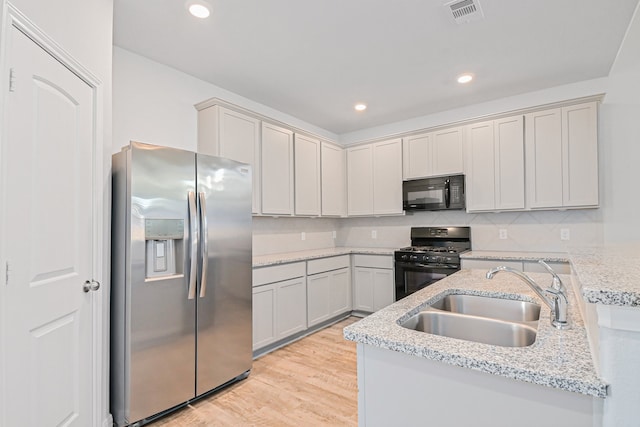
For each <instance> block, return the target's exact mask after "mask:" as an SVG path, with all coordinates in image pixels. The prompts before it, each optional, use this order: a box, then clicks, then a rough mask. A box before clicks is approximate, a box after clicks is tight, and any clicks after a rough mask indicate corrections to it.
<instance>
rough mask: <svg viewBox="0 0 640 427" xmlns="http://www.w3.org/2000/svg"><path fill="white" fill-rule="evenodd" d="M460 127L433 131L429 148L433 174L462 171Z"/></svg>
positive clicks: (453, 173)
mask: <svg viewBox="0 0 640 427" xmlns="http://www.w3.org/2000/svg"><path fill="white" fill-rule="evenodd" d="M462 141H463V139H462V128H461V127H457V128H451V129H444V130H441V131H436V132H434V133H433V142H432V149H431V158H432V163H431V167H432V171H433V175H436V176H439V175H455V174H461V173H464V155H463V150H462Z"/></svg>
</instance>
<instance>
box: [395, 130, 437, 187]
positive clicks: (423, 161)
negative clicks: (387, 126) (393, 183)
mask: <svg viewBox="0 0 640 427" xmlns="http://www.w3.org/2000/svg"><path fill="white" fill-rule="evenodd" d="M430 148H431V134H430V133H427V134H422V135H415V136H409V137H406V138H404V139H403V140H402V160H403V162H402V177H403V179H415V178H424V177H427V176H429V175H431V174H432V173H431V153H430Z"/></svg>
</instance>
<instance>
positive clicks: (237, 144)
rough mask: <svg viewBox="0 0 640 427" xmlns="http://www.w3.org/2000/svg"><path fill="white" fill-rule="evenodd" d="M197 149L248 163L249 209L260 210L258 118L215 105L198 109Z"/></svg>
mask: <svg viewBox="0 0 640 427" xmlns="http://www.w3.org/2000/svg"><path fill="white" fill-rule="evenodd" d="M198 152H199V153H202V154H209V155H212V156H220V157H227V158H229V159H233V160H237V161H239V162H243V163H248V164H250V165H251V167H252V174H253V200H252V208H253V209H252V210H253V213H259V212H260V210H259V209H260V120H258V119H256V118H253V117H250V116H247V115H245V114H242V113H238V112H237V111H233V110H229V109H227V108H224V107H221V106H219V105H213V106H210V107H207V108H204V109H202V110H200V111H198Z"/></svg>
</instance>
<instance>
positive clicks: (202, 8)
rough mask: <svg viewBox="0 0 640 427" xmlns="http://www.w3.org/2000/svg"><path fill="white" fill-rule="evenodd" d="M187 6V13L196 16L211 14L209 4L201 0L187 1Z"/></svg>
mask: <svg viewBox="0 0 640 427" xmlns="http://www.w3.org/2000/svg"><path fill="white" fill-rule="evenodd" d="M187 8H188V9H189V13H190V14H192V15H193V16H195V17H196V18H203V19H204V18H208V17H209V15H210V14H211V6H209V5H208V4H207V3H205V2H203V1H197V2H194V1H191V2H188V3H187Z"/></svg>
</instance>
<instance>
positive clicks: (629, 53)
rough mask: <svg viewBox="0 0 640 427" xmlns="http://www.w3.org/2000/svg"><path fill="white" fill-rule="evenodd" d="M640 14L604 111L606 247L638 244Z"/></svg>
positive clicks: (616, 67) (631, 28)
mask: <svg viewBox="0 0 640 427" xmlns="http://www.w3.org/2000/svg"><path fill="white" fill-rule="evenodd" d="M639 76H640V12H638V9H636V13H635V15H634V18H633V19H632V21H631V24H630V25H629V29H628V30H627V35H626V37H625V39H624V41H623V43H622V45H621V47H620V50H619V52H618V56H617V57H616V61H615V63H614V65H613V67H612V69H611V73H610V75H609V82H608V83H609V88H608V90H607V95H606V97H605V98H604V101H603V103H602V106H601V109H600V123H601V133H600V148H601V159H600V160H601V165H602V169H603V170H604V173H603V174H601V179H602V181H603V182H602V187H603V191H602V210H603V219H604V239H605V241H606V242H620V241H638V240H640V226H638V222H637V219H638V213H639V212H640V191H639V190H638V189H637V187H636V185H638V183H640V126H639V124H638V123H639V120H640V79H639V78H638V77H639Z"/></svg>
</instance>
